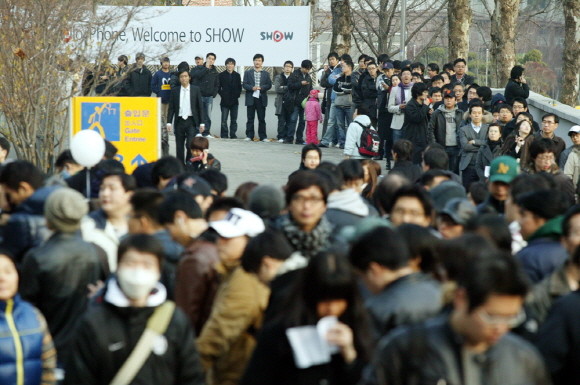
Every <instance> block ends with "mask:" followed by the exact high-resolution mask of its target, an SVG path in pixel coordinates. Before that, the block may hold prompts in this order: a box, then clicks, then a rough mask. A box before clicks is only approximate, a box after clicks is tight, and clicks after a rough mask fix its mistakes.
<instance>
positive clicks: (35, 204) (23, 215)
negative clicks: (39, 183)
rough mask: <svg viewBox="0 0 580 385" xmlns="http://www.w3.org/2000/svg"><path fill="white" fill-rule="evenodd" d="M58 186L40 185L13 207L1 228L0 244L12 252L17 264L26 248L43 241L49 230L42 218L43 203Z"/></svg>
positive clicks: (28, 248)
mask: <svg viewBox="0 0 580 385" xmlns="http://www.w3.org/2000/svg"><path fill="white" fill-rule="evenodd" d="M57 188H58V186H46V187H41V188H39V189H38V190H36V191H35V192H34V194H32V195H31V196H30V197H29V198H28V199H26V200H25V201H24V202H22V203H21V204H19V205H18V206H16V207H15V208H14V210H13V211H12V213H11V215H10V219H8V223H7V224H6V225H5V226H4V229H3V234H2V235H3V239H2V246H3V247H4V248H5V249H6V250H7V251H9V252H10V254H12V257H13V258H14V261H15V262H16V264H17V265H19V264H20V262H22V258H23V257H24V255H25V254H26V252H27V251H28V250H30V249H31V248H33V247H35V246H38V245H40V244H41V243H42V242H43V241H45V240H46V239H47V238H48V237H49V235H50V231H49V230H48V228H47V227H46V219H44V203H45V202H46V200H47V199H48V196H49V195H50V194H51V193H52V192H53V191H54V190H56V189H57Z"/></svg>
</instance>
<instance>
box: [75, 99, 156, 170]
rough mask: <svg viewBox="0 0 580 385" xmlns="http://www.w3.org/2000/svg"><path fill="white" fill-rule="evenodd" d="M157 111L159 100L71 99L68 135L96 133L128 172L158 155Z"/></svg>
mask: <svg viewBox="0 0 580 385" xmlns="http://www.w3.org/2000/svg"><path fill="white" fill-rule="evenodd" d="M159 109H160V99H159V98H147V97H143V98H125V97H77V98H73V113H72V134H73V135H74V134H75V133H77V132H79V131H80V130H94V131H96V132H98V133H99V134H100V135H101V136H102V137H103V138H105V139H107V140H108V141H110V142H111V143H113V144H114V145H115V147H117V149H118V150H119V152H118V154H117V159H118V160H119V161H120V162H122V163H123V164H124V166H125V169H126V171H127V172H131V171H132V170H133V169H135V168H136V167H137V166H139V165H141V164H145V163H147V162H152V161H155V160H157V159H158V158H159V156H160V153H161V148H160V139H159V127H160V121H159V118H160V114H159Z"/></svg>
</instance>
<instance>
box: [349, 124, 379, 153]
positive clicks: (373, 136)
mask: <svg viewBox="0 0 580 385" xmlns="http://www.w3.org/2000/svg"><path fill="white" fill-rule="evenodd" d="M355 123H356V124H358V125H359V126H361V127H362V129H363V131H362V133H361V134H360V141H359V142H360V146H358V145H357V147H358V153H359V154H361V155H363V156H370V157H373V156H379V146H380V144H381V138H380V137H379V133H378V132H377V130H375V129H374V127H373V126H371V125H368V126H363V125H362V124H361V123H359V122H356V121H355Z"/></svg>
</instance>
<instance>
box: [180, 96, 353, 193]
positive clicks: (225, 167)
mask: <svg viewBox="0 0 580 385" xmlns="http://www.w3.org/2000/svg"><path fill="white" fill-rule="evenodd" d="M274 99H275V94H273V93H268V107H267V108H266V132H267V134H268V138H272V140H273V142H270V143H263V142H246V141H244V140H243V138H244V137H245V132H246V120H247V118H246V116H247V115H246V107H245V106H244V105H243V103H244V95H243V94H242V97H241V98H240V106H239V110H238V131H237V136H238V138H240V139H217V138H216V139H210V143H209V151H210V152H211V153H212V154H213V155H214V156H215V157H216V158H218V159H219V160H220V162H221V164H222V171H223V172H224V173H225V174H226V175H227V176H228V186H229V187H228V193H230V194H233V193H234V191H235V190H236V188H237V187H238V186H239V185H240V184H241V183H244V182H248V181H253V182H256V183H259V184H264V183H269V184H273V185H275V186H283V185H285V184H286V181H287V179H288V175H289V174H290V173H291V172H293V171H295V170H297V169H298V167H299V166H300V155H301V151H302V146H300V145H295V144H283V143H278V142H276V141H275V139H276V134H277V127H278V125H277V122H278V118H277V117H276V115H275V114H274ZM211 118H212V125H211V130H210V133H211V134H213V135H218V136H219V134H220V125H221V110H220V97H219V96H217V97H216V98H215V99H214V102H213V110H212V113H211ZM254 130H255V133H256V134H255V135H256V136H257V135H258V120H257V119H256V122H255V128H254ZM321 134H322V125H320V128H319V133H318V137H319V138H320V136H321ZM169 141H170V153H171V155H175V137H174V136H173V135H170V140H169ZM322 159H323V160H328V161H331V162H334V163H338V162H340V161H341V160H342V159H343V156H342V150H340V149H338V148H323V149H322Z"/></svg>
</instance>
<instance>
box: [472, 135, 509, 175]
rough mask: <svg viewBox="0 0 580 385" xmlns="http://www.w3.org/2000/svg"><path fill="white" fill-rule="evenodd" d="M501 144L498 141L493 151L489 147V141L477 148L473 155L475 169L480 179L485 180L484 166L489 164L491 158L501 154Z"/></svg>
mask: <svg viewBox="0 0 580 385" xmlns="http://www.w3.org/2000/svg"><path fill="white" fill-rule="evenodd" d="M502 144H503V143H499V144H498V145H497V146H496V147H495V148H494V149H493V152H492V151H491V147H489V142H488V143H486V144H484V145H483V146H481V147H480V148H479V151H478V152H477V156H476V157H475V171H476V172H477V176H478V177H479V180H480V181H482V182H485V167H486V166H489V165H490V164H491V161H492V160H494V159H495V158H497V157H498V156H500V155H501V150H502Z"/></svg>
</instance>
